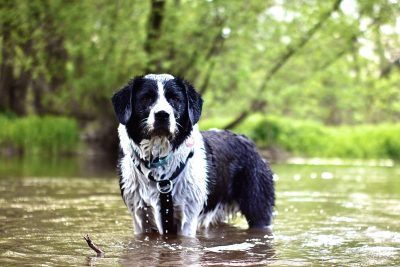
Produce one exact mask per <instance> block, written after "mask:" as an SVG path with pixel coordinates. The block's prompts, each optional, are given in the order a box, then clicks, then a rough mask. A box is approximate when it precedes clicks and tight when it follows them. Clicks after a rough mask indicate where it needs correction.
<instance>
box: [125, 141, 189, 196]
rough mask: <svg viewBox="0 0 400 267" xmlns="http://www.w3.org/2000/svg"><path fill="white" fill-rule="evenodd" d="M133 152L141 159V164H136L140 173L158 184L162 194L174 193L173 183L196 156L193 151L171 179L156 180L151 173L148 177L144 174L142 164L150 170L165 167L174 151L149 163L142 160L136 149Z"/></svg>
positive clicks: (163, 177)
mask: <svg viewBox="0 0 400 267" xmlns="http://www.w3.org/2000/svg"><path fill="white" fill-rule="evenodd" d="M132 150H133V152H134V154H135V155H136V157H137V158H138V159H139V163H138V164H135V166H136V168H137V169H138V170H139V172H140V173H141V174H143V175H144V176H147V178H148V179H149V180H151V181H153V182H156V185H157V190H158V191H159V192H160V193H161V194H167V193H170V192H171V191H172V189H173V186H174V183H173V181H174V180H175V179H176V178H177V177H178V176H179V174H181V172H182V171H183V169H185V167H186V165H187V163H188V162H189V159H190V158H191V157H193V155H194V151H193V150H191V151H190V153H189V155H188V156H187V157H186V160H185V161H184V162H181V163H180V164H179V166H178V167H177V168H176V169H175V171H174V172H173V173H172V175H171V176H170V177H169V178H165V175H162V176H161V179H156V178H155V177H154V176H153V175H152V174H151V172H149V173H148V175H146V174H145V173H144V172H143V170H142V166H141V163H142V164H143V165H144V166H145V167H146V168H148V169H155V168H158V167H161V166H164V165H165V164H167V163H168V162H169V159H170V158H171V156H172V151H171V152H170V153H169V154H168V155H167V156H165V157H157V158H155V159H153V160H152V161H147V160H144V159H141V158H140V156H139V154H138V153H137V152H136V151H135V150H134V149H132Z"/></svg>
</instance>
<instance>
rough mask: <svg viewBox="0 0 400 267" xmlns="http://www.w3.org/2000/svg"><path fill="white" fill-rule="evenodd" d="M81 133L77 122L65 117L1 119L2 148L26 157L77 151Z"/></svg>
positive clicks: (0, 142)
mask: <svg viewBox="0 0 400 267" xmlns="http://www.w3.org/2000/svg"><path fill="white" fill-rule="evenodd" d="M78 143H79V129H78V125H77V123H76V121H75V120H74V119H71V118H66V117H54V116H44V117H38V116H28V117H23V118H10V117H6V116H1V115H0V147H2V148H3V147H5V148H11V149H12V150H16V151H19V152H22V153H24V154H35V153H49V154H57V153H62V152H65V153H66V152H73V151H76V149H77V146H78Z"/></svg>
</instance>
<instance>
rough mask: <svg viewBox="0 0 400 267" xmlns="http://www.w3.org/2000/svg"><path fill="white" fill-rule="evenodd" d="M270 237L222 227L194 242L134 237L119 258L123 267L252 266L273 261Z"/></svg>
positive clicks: (264, 233) (267, 234)
mask: <svg viewBox="0 0 400 267" xmlns="http://www.w3.org/2000/svg"><path fill="white" fill-rule="evenodd" d="M274 254H275V252H274V250H273V248H272V236H271V235H270V234H269V233H266V232H264V231H256V230H252V231H250V230H244V229H239V228H236V227H233V226H230V225H221V226H218V227H214V228H210V229H208V230H203V231H201V232H200V233H199V234H198V236H197V237H196V238H187V237H160V236H159V235H156V234H155V235H143V236H137V237H135V238H134V239H133V240H132V241H130V242H129V244H128V246H127V247H126V249H125V250H124V253H123V255H122V259H123V260H122V263H123V265H125V266H133V265H135V266H137V265H140V266H166V265H170V266H190V265H197V266H198V265H203V266H204V265H218V266H226V265H231V266H246V265H248V266H254V265H260V264H267V263H268V262H269V261H271V260H272V259H273V256H274Z"/></svg>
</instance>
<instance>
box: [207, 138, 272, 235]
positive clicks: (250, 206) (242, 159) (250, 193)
mask: <svg viewBox="0 0 400 267" xmlns="http://www.w3.org/2000/svg"><path fill="white" fill-rule="evenodd" d="M202 135H203V138H204V142H205V147H206V151H207V161H208V166H209V167H208V168H209V169H208V177H209V184H208V188H209V192H210V194H209V197H208V201H207V204H206V206H205V207H204V213H207V212H210V211H212V210H213V209H214V208H215V207H216V205H217V204H218V203H223V204H235V203H237V204H238V205H239V208H240V211H241V212H242V214H243V215H244V216H245V217H246V219H247V222H248V224H249V226H250V227H259V228H262V227H265V226H268V225H270V224H271V219H272V211H273V210H272V209H273V206H274V204H275V195H274V183H273V180H272V171H271V169H270V168H269V166H268V164H267V163H266V162H264V161H263V160H262V158H261V156H260V155H259V153H258V152H257V148H256V146H255V145H254V143H253V142H251V141H250V140H249V139H247V138H246V137H245V136H243V135H237V134H234V133H232V132H230V131H205V132H202Z"/></svg>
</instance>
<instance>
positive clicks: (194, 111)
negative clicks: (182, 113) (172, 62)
mask: <svg viewBox="0 0 400 267" xmlns="http://www.w3.org/2000/svg"><path fill="white" fill-rule="evenodd" d="M178 80H179V81H180V83H181V84H182V85H183V87H184V88H185V93H186V98H187V109H188V116H189V119H190V123H191V124H192V125H195V124H196V123H197V122H198V121H199V119H200V116H201V110H202V108H203V99H202V98H201V95H200V94H199V93H197V92H196V90H195V89H194V87H193V85H191V84H190V83H189V82H188V81H186V80H184V79H180V78H178Z"/></svg>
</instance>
